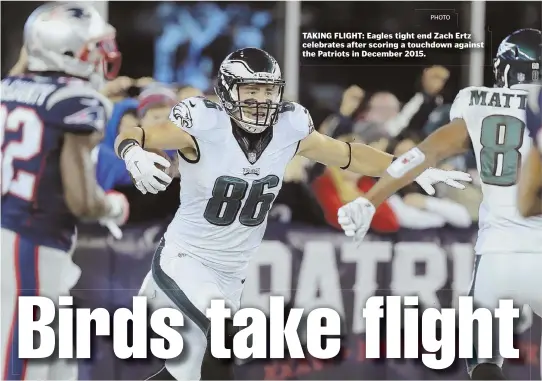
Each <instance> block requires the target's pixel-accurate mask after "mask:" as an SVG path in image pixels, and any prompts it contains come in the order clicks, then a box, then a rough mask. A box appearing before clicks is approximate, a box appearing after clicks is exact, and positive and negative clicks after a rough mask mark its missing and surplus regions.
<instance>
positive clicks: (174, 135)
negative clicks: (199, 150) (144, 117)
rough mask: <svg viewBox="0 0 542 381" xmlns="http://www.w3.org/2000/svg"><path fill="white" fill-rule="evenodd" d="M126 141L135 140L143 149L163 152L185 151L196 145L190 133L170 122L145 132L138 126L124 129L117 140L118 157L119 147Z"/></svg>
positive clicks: (146, 129)
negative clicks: (184, 149)
mask: <svg viewBox="0 0 542 381" xmlns="http://www.w3.org/2000/svg"><path fill="white" fill-rule="evenodd" d="M126 140H134V141H135V142H136V143H137V144H139V145H140V146H141V147H142V148H148V149H161V150H171V149H183V148H188V147H193V145H194V140H192V138H191V137H190V135H189V134H188V133H186V132H185V131H183V130H181V129H180V128H179V127H177V126H176V125H174V124H173V123H172V122H169V121H168V122H165V123H162V124H159V125H154V126H150V127H147V128H145V129H144V130H143V129H142V128H141V127H136V126H134V127H128V128H124V129H123V130H122V131H121V132H120V133H119V135H118V136H117V138H116V139H115V152H117V155H119V154H120V152H119V145H120V144H121V142H123V141H126ZM119 157H120V156H119ZM121 159H122V157H121Z"/></svg>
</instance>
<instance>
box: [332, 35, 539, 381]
mask: <svg viewBox="0 0 542 381" xmlns="http://www.w3.org/2000/svg"><path fill="white" fill-rule="evenodd" d="M541 40H542V35H541V33H540V31H538V30H535V29H522V30H518V31H516V32H514V33H512V34H511V35H510V36H508V37H507V38H506V39H504V41H503V42H502V43H501V44H500V46H499V50H498V53H497V57H496V58H495V61H494V72H495V80H496V87H494V88H489V87H476V86H473V87H467V88H465V89H463V90H461V91H460V92H459V94H458V95H457V97H456V99H455V101H454V103H453V105H452V108H451V110H450V120H451V122H450V123H449V124H447V125H445V126H443V127H441V128H440V129H438V130H437V131H436V132H434V133H433V134H431V135H430V136H429V137H428V138H427V139H425V140H424V141H423V142H422V143H421V144H420V145H419V146H418V147H416V148H414V149H412V150H411V151H409V152H408V153H406V154H405V155H403V156H402V157H399V159H398V160H396V161H394V163H392V164H391V165H390V167H389V168H388V169H387V174H386V175H385V176H384V177H383V178H381V179H380V181H378V183H377V184H376V185H375V186H374V187H373V188H372V189H371V190H370V191H369V192H368V193H367V194H366V195H365V197H364V198H358V199H356V200H355V201H353V202H351V203H349V204H347V205H345V206H343V207H342V208H341V209H339V223H340V224H341V225H342V227H343V229H344V230H345V233H346V234H347V235H349V236H354V237H355V239H356V240H360V239H362V238H363V237H364V236H365V234H366V232H367V230H368V228H369V224H370V222H371V219H372V216H373V214H374V210H375V207H378V205H380V203H382V202H383V201H384V200H386V199H387V198H388V197H389V196H390V195H392V194H393V193H394V192H396V191H397V190H399V189H400V188H402V187H403V186H405V185H406V184H408V183H409V182H410V181H412V180H411V179H413V178H415V176H417V174H419V173H422V171H424V170H425V169H426V168H428V167H429V166H431V165H435V164H436V163H438V162H440V161H441V160H444V159H446V158H448V157H451V156H455V155H457V154H460V153H462V152H465V151H466V150H467V149H468V147H469V142H472V145H473V147H474V152H475V155H476V161H477V166H478V171H479V173H480V179H481V182H482V191H483V194H484V198H483V201H482V203H481V205H480V222H479V224H480V229H479V232H478V240H477V242H476V247H475V252H476V263H475V270H474V276H473V281H472V288H471V292H472V295H473V296H474V299H475V301H476V302H477V303H479V304H480V305H481V306H483V307H486V308H494V307H496V306H497V304H498V299H503V298H512V299H514V300H515V301H516V302H517V303H518V304H520V305H521V304H529V305H530V306H531V308H532V310H533V311H534V312H535V313H536V314H538V315H539V316H542V293H541V290H542V277H540V269H541V268H542V217H532V218H528V219H525V218H523V217H522V216H521V215H520V213H519V211H518V207H517V203H516V198H517V193H518V186H517V183H518V179H519V169H520V168H521V164H522V161H524V160H525V157H526V155H527V154H528V152H529V151H530V149H531V144H532V140H531V139H530V138H529V134H528V131H527V128H526V125H525V121H526V116H525V109H526V106H527V95H528V93H527V91H526V90H529V89H530V88H532V87H533V86H534V85H533V84H532V83H533V81H534V80H536V79H538V78H539V73H540V70H539V66H537V65H533V64H535V63H538V62H539V60H540V57H541V56H542V55H541V45H540V42H541ZM409 179H410V180H409ZM496 342H497V340H494V341H493V343H496ZM496 354H497V355H498V352H496ZM501 366H502V358H498V357H496V358H495V359H493V360H479V359H476V358H475V359H472V360H469V361H468V368H469V374H470V375H471V378H472V379H493V380H495V379H504V376H503V374H502V371H501Z"/></svg>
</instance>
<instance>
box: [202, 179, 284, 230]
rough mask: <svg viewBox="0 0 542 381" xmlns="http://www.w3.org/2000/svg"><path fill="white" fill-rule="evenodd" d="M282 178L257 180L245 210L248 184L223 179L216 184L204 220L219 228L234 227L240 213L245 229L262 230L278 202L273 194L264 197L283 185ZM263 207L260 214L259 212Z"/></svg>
mask: <svg viewBox="0 0 542 381" xmlns="http://www.w3.org/2000/svg"><path fill="white" fill-rule="evenodd" d="M279 182H280V180H279V178H278V177H277V176H275V175H269V176H266V177H264V178H263V179H260V180H255V181H254V182H253V183H252V187H251V188H250V191H249V192H248V197H247V200H246V201H245V206H243V208H242V209H241V205H242V202H243V199H244V198H245V195H246V193H247V189H248V186H249V185H248V183H247V182H246V181H245V180H243V179H239V178H237V177H232V176H220V177H219V178H218V179H216V181H215V185H214V187H213V193H212V197H211V199H210V200H209V202H208V203H207V207H206V208H205V212H204V213H203V217H204V218H205V219H206V220H207V221H208V222H209V223H211V224H213V225H218V226H228V225H231V224H232V223H233V222H234V221H235V219H236V218H237V214H238V213H239V210H240V209H241V213H239V222H240V223H241V224H242V225H245V226H258V225H260V224H261V223H262V222H264V221H265V217H266V216H267V212H269V209H271V204H272V203H273V201H274V200H275V195H274V194H273V193H264V186H266V185H267V189H270V188H275V187H276V186H278V185H279ZM258 206H260V209H259V210H258V213H257V214H256V210H257V209H258Z"/></svg>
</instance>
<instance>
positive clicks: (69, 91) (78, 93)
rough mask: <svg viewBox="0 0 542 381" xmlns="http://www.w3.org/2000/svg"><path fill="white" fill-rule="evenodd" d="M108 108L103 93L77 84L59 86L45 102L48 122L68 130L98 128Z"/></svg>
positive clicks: (101, 125)
mask: <svg viewBox="0 0 542 381" xmlns="http://www.w3.org/2000/svg"><path fill="white" fill-rule="evenodd" d="M112 108H113V105H112V104H111V101H110V100H109V99H107V98H106V97H105V96H104V95H102V94H100V93H99V92H98V91H96V90H94V89H93V88H92V87H90V86H82V85H81V84H73V85H70V84H68V85H66V86H63V87H60V88H59V89H58V90H56V91H55V92H53V93H52V94H51V95H50V96H49V97H48V98H47V101H46V102H45V109H46V111H48V114H49V115H48V119H49V122H51V123H53V124H55V125H56V126H59V127H61V128H63V129H66V130H67V131H71V132H83V133H91V132H94V131H102V130H103V129H104V127H105V124H106V122H107V120H108V119H109V117H110V116H111V111H112Z"/></svg>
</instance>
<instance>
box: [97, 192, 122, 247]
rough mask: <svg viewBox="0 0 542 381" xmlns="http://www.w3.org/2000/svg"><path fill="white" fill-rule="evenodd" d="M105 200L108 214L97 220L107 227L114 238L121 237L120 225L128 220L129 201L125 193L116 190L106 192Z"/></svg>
mask: <svg viewBox="0 0 542 381" xmlns="http://www.w3.org/2000/svg"><path fill="white" fill-rule="evenodd" d="M105 197H106V202H107V204H108V205H109V210H110V212H109V214H108V215H107V216H105V217H102V218H101V219H100V220H99V221H98V222H99V224H100V225H102V226H105V227H106V228H108V229H109V231H110V232H111V234H112V235H113V236H114V237H115V238H116V239H121V238H122V231H121V230H120V228H119V226H122V225H124V224H125V223H126V221H128V216H129V215H130V203H129V202H128V199H127V198H126V196H125V195H123V194H122V193H120V192H116V191H109V192H107V194H106V196H105Z"/></svg>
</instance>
